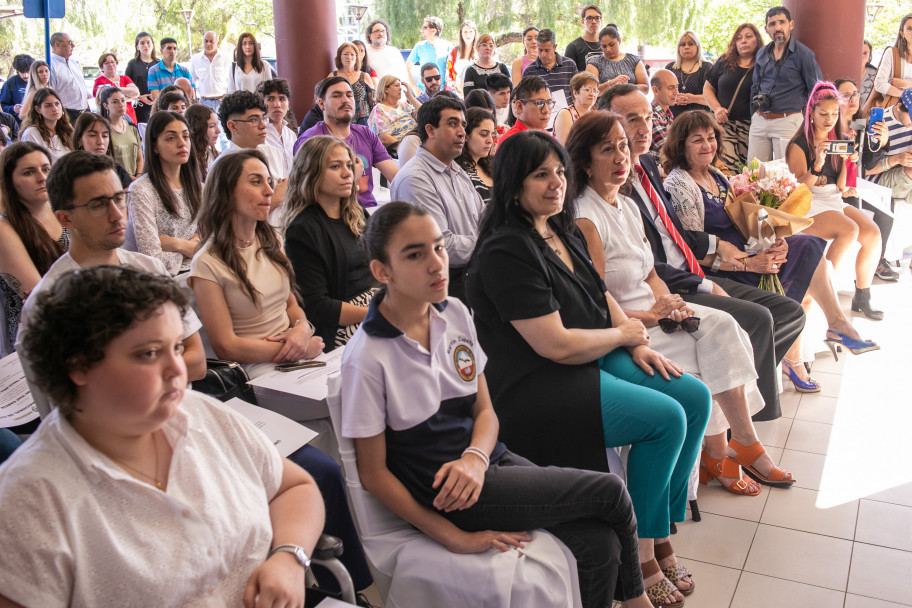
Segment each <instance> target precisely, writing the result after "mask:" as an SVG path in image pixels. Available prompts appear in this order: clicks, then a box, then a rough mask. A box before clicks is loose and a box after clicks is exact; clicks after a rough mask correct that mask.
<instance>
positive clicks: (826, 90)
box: [802, 80, 846, 168]
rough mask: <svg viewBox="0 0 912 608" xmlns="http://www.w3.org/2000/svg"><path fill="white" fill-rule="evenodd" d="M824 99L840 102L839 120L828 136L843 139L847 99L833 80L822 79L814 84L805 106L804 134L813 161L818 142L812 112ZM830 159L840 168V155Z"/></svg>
mask: <svg viewBox="0 0 912 608" xmlns="http://www.w3.org/2000/svg"><path fill="white" fill-rule="evenodd" d="M824 101H835V102H836V103H837V104H839V120H837V121H836V126H834V127H833V130H832V131H830V132H829V134H828V137H829V138H830V139H842V113H843V110H844V109H845V105H846V103H845V100H844V99H843V98H842V96H841V95H840V94H839V91H838V90H836V85H834V84H833V83H832V82H828V81H825V80H821V81H819V82H818V83H817V84H815V85H814V88H813V89H812V90H811V94H810V96H808V102H807V105H805V107H804V125H803V126H802V128H803V129H804V136H805V137H806V138H807V142H808V149H809V150H810V153H811V160H812V161H813V160H816V156H817V153H816V146H817V142H816V141H815V138H814V129H813V128H811V124H812V122H811V113H812V112H813V111H814V108H816V107H817V106H818V105H820V104H821V103H823V102H824ZM837 159H838V160H837ZM830 160H831V162H832V164H833V166H834V167H837V168H838V165H839V162H840V161H841V160H842V159H841V158H840V157H838V156H834V157H832V158H831V159H830Z"/></svg>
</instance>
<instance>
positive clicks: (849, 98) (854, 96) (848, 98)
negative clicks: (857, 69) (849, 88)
mask: <svg viewBox="0 0 912 608" xmlns="http://www.w3.org/2000/svg"><path fill="white" fill-rule="evenodd" d="M842 98H843V99H845V100H846V101H858V100H859V99H861V95H860V94H858V93H857V92H856V93H852V94H850V95H843V96H842Z"/></svg>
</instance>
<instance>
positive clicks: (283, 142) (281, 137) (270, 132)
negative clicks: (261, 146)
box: [266, 122, 298, 175]
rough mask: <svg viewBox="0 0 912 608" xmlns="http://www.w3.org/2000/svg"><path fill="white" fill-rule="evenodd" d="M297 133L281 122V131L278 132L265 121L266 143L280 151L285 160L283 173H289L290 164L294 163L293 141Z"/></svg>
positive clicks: (296, 137)
mask: <svg viewBox="0 0 912 608" xmlns="http://www.w3.org/2000/svg"><path fill="white" fill-rule="evenodd" d="M297 139H298V135H297V134H296V133H295V132H294V131H292V130H291V129H289V128H288V125H286V124H285V123H282V132H281V133H279V132H278V131H277V130H276V128H275V126H274V125H273V124H272V123H271V122H268V123H266V143H267V144H268V145H270V146H273V147H274V148H278V149H279V150H280V151H281V152H282V158H283V160H284V162H285V175H288V174H289V173H291V165H292V164H293V163H294V143H295V140H297Z"/></svg>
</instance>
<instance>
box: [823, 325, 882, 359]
mask: <svg viewBox="0 0 912 608" xmlns="http://www.w3.org/2000/svg"><path fill="white" fill-rule="evenodd" d="M827 333H828V334H834V335H836V336H839V339H838V340H835V339H833V338H826V339H825V340H824V341H823V343H824V344H826V345H827V346H829V347H830V351H831V352H832V353H833V358H834V359H835V360H837V361H839V356H838V355H837V354H836V353H837V352H840V351H841V350H842V349H841V348H840V347H841V346H845V347H846V348H847V349H848V350H849V352H850V353H852V354H853V355H860V354H862V353H866V352H870V351H872V350H880V346H878V345H877V344H876V343H875V342H874V340H856V339H854V338H850V337H848V336H847V335H845V334H841V333H839V332H838V331H833V330H832V329H828V330H827Z"/></svg>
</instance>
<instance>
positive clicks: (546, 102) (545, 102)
mask: <svg viewBox="0 0 912 608" xmlns="http://www.w3.org/2000/svg"><path fill="white" fill-rule="evenodd" d="M520 101H521V102H523V103H531V104H533V105H534V106H535V107H536V108H538V109H539V110H542V109H544V107H545V106H548V109H553V108H554V104H555V103H557V102H555V101H554V100H553V99H520Z"/></svg>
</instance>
